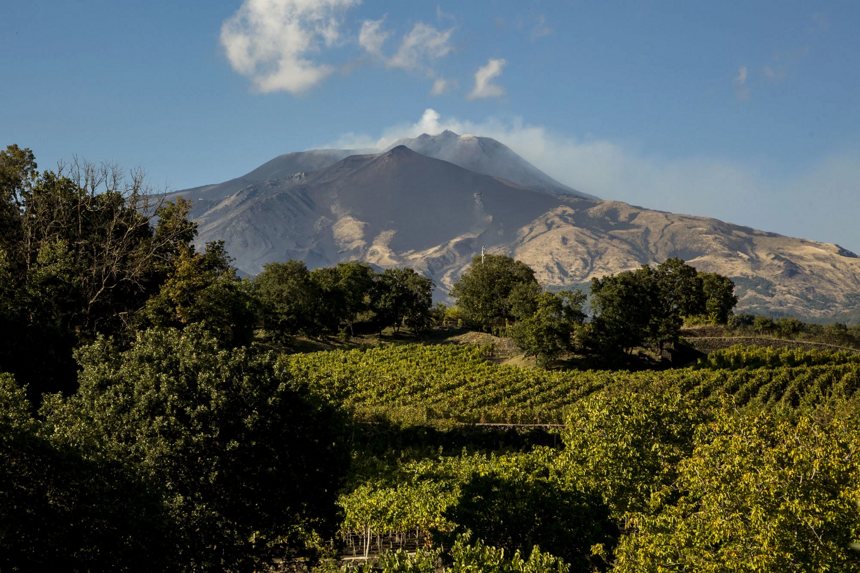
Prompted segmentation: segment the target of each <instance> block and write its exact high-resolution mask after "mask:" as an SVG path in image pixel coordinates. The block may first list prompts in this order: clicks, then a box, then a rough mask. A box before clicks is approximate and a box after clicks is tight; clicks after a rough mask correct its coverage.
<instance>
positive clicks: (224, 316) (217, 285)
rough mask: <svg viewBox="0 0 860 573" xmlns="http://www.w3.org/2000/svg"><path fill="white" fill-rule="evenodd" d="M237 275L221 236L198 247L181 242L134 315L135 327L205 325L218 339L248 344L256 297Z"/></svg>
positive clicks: (252, 324) (252, 327)
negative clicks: (199, 250) (158, 284)
mask: <svg viewBox="0 0 860 573" xmlns="http://www.w3.org/2000/svg"><path fill="white" fill-rule="evenodd" d="M248 290H249V287H248V284H247V283H246V282H245V281H242V280H240V279H239V278H238V277H237V276H236V270H235V269H234V268H233V267H232V266H230V258H229V257H228V255H227V251H226V250H225V248H224V243H223V241H218V242H214V243H209V244H207V245H206V250H205V251H204V252H203V253H195V252H194V251H193V250H192V249H191V248H189V247H181V248H180V249H179V253H178V256H177V257H176V259H174V261H173V269H171V271H170V272H169V273H168V275H167V278H166V280H165V282H164V284H162V285H161V288H160V290H159V291H158V293H156V294H155V295H154V296H152V297H151V298H150V299H149V300H147V301H146V305H145V306H144V308H143V309H142V310H141V311H140V312H139V313H138V315H137V317H136V321H137V327H138V329H146V328H151V327H162V328H168V327H170V328H184V327H185V326H187V325H191V324H197V325H204V326H205V328H206V329H207V330H209V331H210V332H212V334H214V335H215V336H216V337H217V338H218V340H219V341H221V343H222V344H224V345H227V346H247V345H249V344H250V343H251V340H252V339H253V335H254V326H255V325H256V322H257V313H256V308H255V300H254V299H253V297H252V296H251V294H250V293H249V292H248Z"/></svg>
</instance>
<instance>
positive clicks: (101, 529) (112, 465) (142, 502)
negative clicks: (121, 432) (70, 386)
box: [0, 374, 177, 571]
mask: <svg viewBox="0 0 860 573" xmlns="http://www.w3.org/2000/svg"><path fill="white" fill-rule="evenodd" d="M29 410H30V404H29V403H28V401H27V399H26V396H25V392H24V390H23V389H21V388H20V387H18V386H17V385H16V384H15V382H14V381H13V379H12V377H11V376H9V375H7V374H0V459H2V460H3V463H2V464H0V570H3V571H170V570H173V568H174V563H173V560H174V559H175V558H176V557H177V555H176V554H175V551H174V550H173V547H174V545H173V544H172V541H171V537H172V533H173V530H172V520H170V518H169V516H167V515H166V512H165V511H164V507H163V504H162V501H161V497H160V496H159V494H158V491H156V490H155V489H154V488H152V487H151V485H150V484H147V483H146V482H145V481H144V480H142V479H141V478H140V477H139V476H137V475H135V473H134V472H133V471H131V470H130V468H128V467H126V466H124V465H123V464H121V463H119V462H117V461H115V460H110V459H106V458H104V457H100V456H95V457H92V458H88V457H87V456H86V455H85V454H84V453H83V452H81V451H80V450H79V449H78V448H76V447H74V446H73V445H69V444H56V443H52V442H51V441H50V440H48V439H46V438H44V437H42V436H39V435H38V432H39V430H40V427H41V424H40V423H39V422H38V421H36V420H34V419H33V418H31V417H30V413H29Z"/></svg>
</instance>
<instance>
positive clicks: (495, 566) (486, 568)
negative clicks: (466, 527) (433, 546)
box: [449, 535, 570, 573]
mask: <svg viewBox="0 0 860 573" xmlns="http://www.w3.org/2000/svg"><path fill="white" fill-rule="evenodd" d="M451 558H452V560H453V564H452V565H451V567H450V569H449V571H450V572H451V573H466V572H471V571H481V572H487V573H568V571H570V567H569V566H568V565H567V564H566V563H564V561H563V560H561V559H559V558H557V557H555V556H553V555H550V554H549V553H543V552H541V550H540V549H539V548H538V547H535V548H534V549H533V550H532V551H531V553H530V554H529V558H528V559H523V557H522V554H521V553H520V551H516V552H514V554H513V555H512V556H511V559H510V560H507V559H506V558H505V550H504V549H500V548H496V547H492V546H489V545H487V544H485V543H484V542H482V541H481V540H480V539H477V540H475V541H474V542H472V543H470V538H469V536H467V535H463V536H461V537H460V538H459V539H457V541H456V542H455V543H454V546H453V547H452V548H451Z"/></svg>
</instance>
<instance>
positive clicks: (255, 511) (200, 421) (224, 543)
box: [0, 326, 348, 571]
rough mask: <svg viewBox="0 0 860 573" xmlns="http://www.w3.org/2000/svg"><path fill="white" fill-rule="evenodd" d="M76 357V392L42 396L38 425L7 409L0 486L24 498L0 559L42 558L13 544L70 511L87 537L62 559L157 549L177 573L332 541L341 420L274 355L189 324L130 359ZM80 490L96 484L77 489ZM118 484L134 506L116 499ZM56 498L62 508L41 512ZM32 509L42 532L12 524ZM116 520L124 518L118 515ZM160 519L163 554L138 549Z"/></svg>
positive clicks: (245, 567)
mask: <svg viewBox="0 0 860 573" xmlns="http://www.w3.org/2000/svg"><path fill="white" fill-rule="evenodd" d="M78 356H79V360H80V362H81V365H82V373H81V384H80V388H79V390H78V392H77V394H76V395H74V396H72V397H70V398H62V397H61V396H59V395H53V396H51V397H50V398H49V399H48V400H46V403H45V405H44V407H43V413H44V415H45V416H46V420H45V422H44V424H38V423H35V422H34V423H33V424H32V427H30V428H28V427H27V426H26V423H21V422H20V419H21V414H19V413H18V410H15V409H13V408H12V407H6V412H5V413H4V417H5V418H7V419H12V420H13V421H14V423H15V424H17V428H18V429H16V430H15V431H12V432H9V433H8V434H7V433H4V437H3V440H4V441H3V444H4V448H8V449H9V450H11V453H10V455H11V456H12V459H14V460H20V462H19V463H16V464H15V465H14V466H12V468H11V475H7V476H6V479H11V480H13V483H12V484H11V486H16V487H11V486H10V488H8V489H7V488H3V491H4V492H7V495H8V493H13V494H15V495H25V496H27V499H26V500H25V503H24V504H23V507H22V506H19V505H17V504H15V503H9V504H4V506H3V507H2V510H3V512H4V515H3V519H2V521H3V523H6V524H15V525H14V527H15V531H14V532H10V533H8V534H7V535H6V536H5V537H4V538H3V539H2V543H3V544H4V546H3V549H2V551H0V554H4V555H14V556H16V557H17V558H18V559H21V562H19V563H17V564H15V565H17V566H19V567H21V568H23V569H31V568H32V567H33V566H34V565H35V564H37V563H39V561H38V559H41V558H42V557H40V554H38V553H33V552H24V551H19V550H18V549H15V548H16V547H17V548H19V549H20V548H27V547H31V546H36V545H38V543H39V542H40V538H39V535H42V534H43V533H41V532H42V531H43V526H48V527H52V526H56V529H57V531H58V532H63V531H66V530H67V528H68V523H69V522H68V518H69V517H70V516H77V515H79V517H74V519H81V520H84V521H86V522H87V523H88V524H89V525H90V528H89V529H86V528H82V529H80V530H73V529H74V528H73V529H69V531H72V532H73V533H74V534H75V535H76V536H77V537H74V538H72V539H73V540H75V541H70V542H69V543H77V544H78V545H79V547H67V548H65V549H58V551H59V552H60V553H62V552H63V551H68V552H69V553H68V554H69V555H77V554H79V553H81V552H83V553H86V552H87V551H88V549H87V548H88V547H90V548H92V551H95V552H96V553H99V552H102V553H104V552H105V551H107V550H108V549H111V547H108V546H104V545H103V544H105V543H116V548H115V549H116V551H117V552H120V557H121V558H123V559H124V558H125V554H124V553H122V552H123V551H126V552H128V553H129V554H132V555H133V554H134V553H135V551H138V550H139V551H143V552H145V553H151V554H152V555H153V556H154V557H159V556H160V555H161V554H162V553H164V554H165V555H167V556H169V561H170V563H171V565H170V568H171V569H181V570H195V571H223V570H233V571H253V570H257V569H258V568H259V566H261V565H265V564H268V563H270V562H271V559H272V558H273V557H274V556H278V555H280V556H284V555H285V554H287V553H289V552H291V551H295V550H298V549H301V548H302V547H303V545H304V541H305V538H306V537H307V536H313V535H315V534H320V535H331V533H332V532H333V530H332V528H333V527H335V521H334V517H335V510H336V507H335V505H334V500H335V495H336V492H337V489H338V487H339V483H340V480H341V477H342V476H343V474H344V471H345V470H346V467H347V465H348V452H347V450H345V449H344V447H343V440H342V428H343V424H344V420H343V418H342V417H341V414H340V413H339V411H338V410H337V409H336V408H335V407H333V406H331V405H328V404H327V403H325V402H323V401H321V400H319V399H317V398H315V397H314V396H313V395H312V394H311V393H310V392H309V391H308V390H307V389H306V388H305V387H304V386H303V385H302V384H301V383H300V382H298V381H295V380H293V379H291V378H290V377H289V375H287V374H286V373H285V371H284V369H283V368H282V367H278V365H277V361H276V359H275V358H274V356H272V355H270V354H261V353H257V352H254V351H251V350H249V349H245V348H239V349H224V348H221V347H219V346H218V344H217V342H216V341H215V339H214V338H213V337H212V336H211V335H210V334H208V333H206V332H205V331H204V330H203V329H202V328H200V327H198V326H191V327H188V328H186V329H185V330H183V331H179V330H175V329H168V330H149V331H145V332H143V333H141V334H140V335H139V337H138V339H137V340H136V341H135V342H134V343H133V344H132V346H131V348H130V349H129V350H126V351H120V350H118V349H117V348H116V347H114V346H113V345H112V344H111V343H110V342H109V341H107V340H104V339H100V340H98V341H97V342H96V343H94V344H93V345H90V346H87V347H85V348H83V349H82V350H81V351H80V352H79V354H78ZM19 410H20V408H19ZM28 432H29V433H28ZM16 436H23V437H20V439H19V438H18V437H16ZM34 448H35V449H39V448H41V450H42V451H43V452H47V454H44V455H43V454H40V455H36V454H34V453H32V452H34V451H36V450H34ZM51 452H59V453H57V454H53V453H51ZM64 452H71V453H64ZM58 456H59V457H58ZM55 458H56V459H57V461H56V462H54V461H52V460H54V459H55ZM34 460H35V461H34ZM70 460H71V461H70ZM34 463H37V464H41V465H37V466H32V464H34ZM27 464H30V465H31V466H32V467H28V466H27ZM46 464H47V465H46ZM89 468H93V469H89ZM111 468H114V469H111ZM4 470H5V471H9V467H8V466H7V467H5V468H4ZM124 476H128V477H124ZM15 480H17V481H15ZM84 483H91V484H92V486H93V487H94V488H95V489H93V490H92V491H90V492H88V493H81V488H82V487H83V484H84ZM76 484H80V487H79V486H78V485H76ZM100 484H101V485H100ZM136 484H139V485H136ZM64 488H65V489H64ZM76 488H78V489H76ZM135 488H136V489H135ZM22 489H23V491H25V493H24V494H20V493H15V492H20V491H22ZM124 489H127V490H128V495H129V497H128V498H127V499H123V500H122V502H120V503H117V501H118V499H119V498H121V497H122V494H121V492H122V491H123V490H124ZM136 491H140V492H141V493H140V494H135V492H136ZM135 495H139V496H140V498H141V501H139V502H138V501H135V499H136V498H135V497H134V496H135ZM94 496H95V497H94ZM147 496H148V497H147ZM146 500H149V501H148V502H147V501H146ZM64 503H68V505H70V506H71V509H69V512H71V513H68V514H63V515H56V511H54V513H51V511H48V512H46V513H43V512H41V511H39V510H38V509H37V508H39V507H46V508H47V507H58V506H59V507H62V506H63V505H64ZM145 503H150V504H151V507H149V509H148V508H147V506H145ZM114 504H115V505H114ZM135 504H136V505H135ZM141 504H144V505H141ZM34 508H36V509H35V513H36V514H38V515H39V516H40V517H39V519H41V520H44V523H40V524H39V527H34V528H32V529H23V530H22V529H20V527H21V526H22V525H24V524H26V523H28V519H29V518H28V517H27V514H28V513H30V512H33V510H34ZM88 508H92V509H88ZM123 508H124V509H123ZM120 511H128V512H129V514H130V515H128V516H123V519H120V516H119V515H118V512H120ZM21 512H24V513H21ZM77 512H83V513H80V514H78V513H77ZM159 516H161V517H159ZM74 519H73V520H72V522H71V523H74ZM102 522H105V524H104V525H103V526H102V528H101V529H95V530H94V529H93V526H94V525H98V524H99V523H102ZM153 522H155V524H154V525H153ZM162 524H163V525H164V527H165V528H167V530H168V531H169V532H170V534H171V535H170V538H169V543H168V547H167V551H162V550H158V549H156V548H153V547H144V548H142V549H141V548H136V547H135V544H137V545H141V544H145V543H146V540H148V539H152V537H153V536H154V537H156V538H157V537H158V533H159V531H161V530H160V529H159V527H161V525H162ZM129 528H131V530H130V531H129ZM102 529H104V532H102ZM150 529H152V531H150ZM103 533H106V534H108V535H104V539H98V537H99V536H102V535H103ZM109 540H113V541H109ZM128 542H131V546H129V547H127V545H128ZM160 542H162V543H163V542H164V540H163V539H161V541H160ZM13 549H15V551H13ZM84 558H86V555H84V557H82V559H84ZM109 558H111V555H110V553H109V552H108V553H105V554H104V555H100V554H96V555H93V556H91V559H92V560H93V565H92V567H94V568H100V569H104V568H111V567H109V566H108V563H107V562H105V561H104V559H109ZM129 559H130V558H129ZM96 564H97V566H96ZM82 568H83V567H82Z"/></svg>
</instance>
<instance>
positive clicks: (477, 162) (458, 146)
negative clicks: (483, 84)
mask: <svg viewBox="0 0 860 573" xmlns="http://www.w3.org/2000/svg"><path fill="white" fill-rule="evenodd" d="M398 145H405V146H406V147H408V148H409V149H411V150H412V151H416V152H418V153H420V154H422V155H426V156H428V157H433V158H435V159H441V160H442V161H448V162H450V163H453V164H454V165H459V166H460V167H463V168H464V169H468V170H469V171H474V172H475V173H481V174H483V175H491V176H493V177H501V178H503V179H507V180H508V181H512V182H513V183H517V184H519V185H522V186H523V187H528V188H529V189H535V190H537V191H544V192H546V193H553V194H556V195H572V196H574V197H581V198H583V199H597V197H595V196H594V195H589V194H587V193H583V192H581V191H577V190H576V189H571V188H570V187H568V186H567V185H564V184H562V183H559V182H558V181H556V180H555V179H553V178H552V177H550V176H549V175H547V174H546V173H544V172H543V171H541V170H540V169H538V168H537V167H535V166H534V165H532V164H531V163H529V162H528V161H526V160H525V159H523V158H522V157H520V156H519V155H517V154H516V153H514V152H513V151H512V150H511V148H509V147H508V146H506V145H504V144H502V143H499V142H498V141H496V140H495V139H491V138H489V137H478V136H475V135H457V134H456V133H454V132H453V131H448V130H445V131H443V132H442V133H440V134H439V135H427V134H426V133H424V134H422V135H419V136H418V137H416V138H414V139H400V140H398V141H396V142H395V143H394V145H392V146H391V147H396V146H398ZM389 149H390V148H389Z"/></svg>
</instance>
